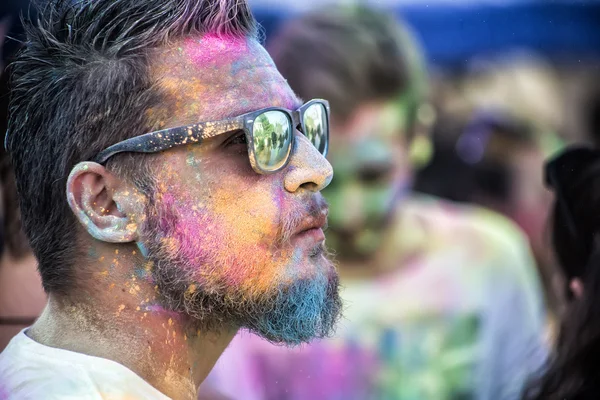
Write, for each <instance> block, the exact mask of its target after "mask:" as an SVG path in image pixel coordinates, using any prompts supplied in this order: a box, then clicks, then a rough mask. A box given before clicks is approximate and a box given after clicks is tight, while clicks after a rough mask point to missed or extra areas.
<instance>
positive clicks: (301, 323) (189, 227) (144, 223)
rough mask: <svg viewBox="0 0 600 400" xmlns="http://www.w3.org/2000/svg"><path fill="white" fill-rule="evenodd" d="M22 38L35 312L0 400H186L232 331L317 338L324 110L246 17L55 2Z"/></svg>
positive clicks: (320, 329)
mask: <svg viewBox="0 0 600 400" xmlns="http://www.w3.org/2000/svg"><path fill="white" fill-rule="evenodd" d="M27 34H28V39H27V43H26V48H25V49H24V51H23V52H22V53H21V54H20V56H19V57H18V59H17V60H16V61H15V63H14V64H13V66H12V68H13V70H12V72H13V74H14V75H13V77H14V78H13V94H12V100H11V113H12V114H11V120H10V123H9V128H8V136H7V140H6V147H7V150H8V151H9V152H10V154H11V157H12V160H13V163H14V168H15V174H16V179H17V187H18V190H19V193H20V196H21V198H20V202H21V204H20V205H21V211H22V215H23V224H24V228H25V231H26V233H27V235H28V237H29V239H30V242H31V247H32V249H33V251H34V253H35V255H36V257H37V259H38V260H39V271H40V274H41V278H42V282H43V285H44V288H45V290H46V292H47V293H48V296H49V300H48V304H47V306H46V308H45V310H44V312H43V314H42V315H41V317H40V318H39V320H38V321H37V322H36V323H35V324H34V325H33V326H32V327H30V328H28V329H25V330H24V331H22V332H21V333H20V334H19V335H17V336H16V337H15V338H14V339H13V341H12V342H11V343H10V344H9V346H8V347H7V348H6V350H5V351H4V352H3V353H2V354H1V355H0V382H1V383H0V398H9V399H20V398H44V399H62V398H67V397H68V398H78V399H83V398H111V399H113V398H118V399H121V398H127V399H131V398H143V399H164V398H168V397H171V398H176V399H187V398H189V399H191V398H195V397H196V394H197V393H196V388H197V387H198V385H199V384H200V383H201V382H202V381H203V379H204V377H205V376H206V375H207V374H208V372H209V371H210V370H211V368H212V367H213V365H214V363H215V362H216V360H217V359H218V357H219V356H220V354H221V353H222V351H223V350H224V348H225V347H226V346H227V345H228V343H229V342H230V341H231V339H232V338H233V336H234V335H235V333H236V332H237V331H238V329H240V328H246V329H248V330H250V331H252V332H255V333H257V334H259V335H260V336H262V337H264V338H266V339H268V340H270V341H272V342H277V343H285V344H298V343H302V342H307V341H310V340H311V339H312V338H315V337H324V336H327V335H329V334H330V333H331V331H332V328H333V326H334V324H335V322H336V320H337V319H338V316H339V311H340V308H341V302H340V298H339V295H338V277H337V273H336V270H335V268H334V266H333V265H332V263H331V262H330V261H329V260H328V258H327V253H326V250H325V247H324V235H323V228H324V227H325V225H326V221H327V212H328V209H327V205H326V203H325V201H324V200H323V197H322V196H321V195H320V191H321V189H323V188H325V187H326V186H327V185H328V184H329V182H330V181H331V179H332V175H333V173H332V169H331V165H330V164H329V163H328V162H327V161H326V159H325V157H324V156H325V155H326V153H327V150H328V138H329V105H328V103H327V102H326V101H325V100H320V99H315V100H311V101H309V102H307V103H304V104H303V103H302V102H301V101H300V100H299V99H298V98H297V97H296V96H295V95H294V93H293V91H292V90H291V89H290V87H289V86H288V84H287V83H286V81H285V80H284V79H283V78H282V76H281V75H280V74H279V72H278V71H277V69H276V68H275V65H274V63H273V62H272V60H271V58H270V57H269V55H268V54H267V53H266V51H265V50H264V49H263V47H261V45H260V44H259V42H258V41H257V28H256V23H255V20H254V19H253V17H252V15H251V13H250V11H249V8H248V5H247V4H246V2H245V1H240V0H179V1H175V0H168V1H165V0H146V1H143V2H140V1H136V0H84V1H78V2H72V1H71V0H53V1H51V2H50V4H48V5H47V6H45V8H43V9H42V10H40V14H39V18H38V20H37V21H36V22H35V23H34V24H31V25H28V26H27ZM308 132H310V135H308V134H307V133H308Z"/></svg>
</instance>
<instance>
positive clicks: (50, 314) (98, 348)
mask: <svg viewBox="0 0 600 400" xmlns="http://www.w3.org/2000/svg"><path fill="white" fill-rule="evenodd" d="M124 264H126V263H123V262H122V263H121V264H120V265H119V266H118V270H117V271H111V273H110V274H105V275H103V272H101V271H102V267H100V268H96V266H94V270H97V271H100V277H99V278H98V279H96V277H94V279H93V280H91V281H93V283H94V287H93V289H90V290H89V291H88V292H87V293H85V294H84V295H83V296H78V298H77V300H74V299H70V300H67V299H64V298H59V297H57V296H54V295H52V294H51V295H50V297H49V301H48V306H47V307H46V309H45V310H44V312H43V313H42V315H41V316H40V318H39V320H38V321H37V322H36V323H35V324H34V326H33V327H32V328H31V329H30V330H29V331H28V332H27V334H28V335H29V336H30V337H31V338H32V339H33V340H35V341H37V342H39V343H41V344H44V345H47V346H50V347H55V348H61V349H65V350H70V351H75V352H79V353H83V354H87V355H91V356H96V357H102V358H106V359H110V360H113V361H116V362H118V363H120V364H122V365H124V366H125V367H127V368H129V369H130V370H132V371H133V372H135V373H136V374H137V375H139V376H140V377H142V378H143V379H144V380H145V381H146V382H148V383H149V384H151V385H152V386H153V387H155V388H156V389H158V390H159V391H161V392H162V393H164V394H165V395H167V396H169V397H171V398H173V399H188V398H189V399H195V398H196V396H197V394H196V390H197V388H198V386H199V385H200V383H202V381H203V380H204V379H205V378H206V376H207V375H208V373H209V372H210V370H211V369H212V367H213V366H214V364H215V362H216V361H217V359H218V358H219V357H220V355H221V353H222V352H223V351H224V350H225V348H226V347H227V346H228V344H229V343H230V341H231V340H232V339H233V337H234V336H235V333H236V329H233V328H232V329H228V330H223V331H222V332H218V333H217V332H201V331H199V330H196V329H195V328H192V327H193V325H194V324H193V323H192V322H191V321H190V319H189V317H187V316H182V315H181V314H178V313H174V312H169V311H167V310H164V309H163V308H161V307H160V306H158V304H157V301H156V289H155V286H153V285H152V284H151V283H150V282H148V281H145V280H141V279H136V278H135V277H134V274H129V273H126V274H121V273H120V272H123V271H133V270H134V268H133V263H131V268H127V266H126V265H124ZM128 275H131V277H132V278H131V279H123V276H128Z"/></svg>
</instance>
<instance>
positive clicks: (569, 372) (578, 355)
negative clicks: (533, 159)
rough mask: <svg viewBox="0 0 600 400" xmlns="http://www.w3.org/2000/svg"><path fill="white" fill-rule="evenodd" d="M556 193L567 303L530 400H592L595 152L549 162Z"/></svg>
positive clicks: (599, 197)
mask: <svg viewBox="0 0 600 400" xmlns="http://www.w3.org/2000/svg"><path fill="white" fill-rule="evenodd" d="M546 182H547V184H548V185H549V186H550V187H551V188H552V189H553V191H554V193H555V194H556V200H555V203H554V206H553V209H552V244H553V247H554V250H555V252H556V256H557V259H558V262H559V264H560V266H561V267H562V270H563V273H564V275H565V277H566V278H567V279H566V285H565V287H564V289H565V292H566V293H567V296H568V298H569V299H570V303H569V305H568V312H567V313H565V318H564V320H563V323H562V329H561V332H560V336H559V341H558V347H557V349H556V352H555V354H554V355H553V357H552V358H551V362H550V364H549V366H548V368H547V371H546V373H545V375H544V376H543V377H542V378H541V379H539V380H538V381H536V382H534V384H533V385H532V386H531V387H530V388H529V390H528V393H527V395H526V396H525V398H527V399H529V400H533V399H536V400H537V399H539V400H542V399H543V400H563V399H577V400H586V399H597V398H598V394H599V393H600V380H599V379H598V378H599V374H598V371H599V369H598V364H599V363H600V242H599V240H598V239H599V238H600V218H599V217H598V215H599V214H598V207H600V151H598V150H594V149H590V148H584V147H572V148H569V149H567V150H566V151H565V152H563V153H562V154H561V155H559V156H558V157H556V158H555V159H554V160H552V161H551V162H549V163H548V165H547V168H546Z"/></svg>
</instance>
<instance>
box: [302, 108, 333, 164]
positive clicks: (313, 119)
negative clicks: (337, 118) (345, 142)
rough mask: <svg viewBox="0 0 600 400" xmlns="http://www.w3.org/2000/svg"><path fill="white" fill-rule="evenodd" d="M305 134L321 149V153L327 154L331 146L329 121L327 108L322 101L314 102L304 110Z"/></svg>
mask: <svg viewBox="0 0 600 400" xmlns="http://www.w3.org/2000/svg"><path fill="white" fill-rule="evenodd" d="M303 123H304V127H303V128H304V135H305V136H306V137H307V138H308V140H310V141H311V143H312V144H313V145H314V146H315V147H316V148H317V150H319V153H321V154H323V155H324V156H325V155H327V148H328V147H329V143H328V140H329V121H327V110H326V109H325V106H324V105H323V104H320V103H315V104H312V105H311V106H310V107H308V108H307V109H306V111H305V112H304V121H303Z"/></svg>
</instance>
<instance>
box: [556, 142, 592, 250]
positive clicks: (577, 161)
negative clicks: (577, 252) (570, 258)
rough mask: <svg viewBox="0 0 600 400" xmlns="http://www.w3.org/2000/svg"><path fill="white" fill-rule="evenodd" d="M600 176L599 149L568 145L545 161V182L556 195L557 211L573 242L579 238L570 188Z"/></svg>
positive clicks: (576, 241) (577, 241)
mask: <svg viewBox="0 0 600 400" xmlns="http://www.w3.org/2000/svg"><path fill="white" fill-rule="evenodd" d="M594 175H595V176H600V151H598V150H595V149H591V148H585V147H570V148H567V149H566V150H564V151H563V152H561V153H560V154H559V155H558V156H556V157H554V158H553V159H551V160H550V161H549V162H547V163H546V168H545V183H546V186H547V187H548V188H550V189H551V190H552V191H553V192H554V194H555V195H556V202H557V207H558V212H560V213H561V214H562V216H563V219H564V221H565V223H566V224H567V229H568V230H569V235H570V236H571V237H572V238H573V239H574V243H580V240H581V238H580V237H579V233H578V230H577V227H576V224H575V219H574V217H573V211H572V210H573V208H572V207H573V205H572V199H571V198H570V196H569V193H571V191H570V190H569V189H570V188H573V187H575V186H579V185H581V184H584V183H585V182H589V179H590V178H591V177H592V176H594Z"/></svg>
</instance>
